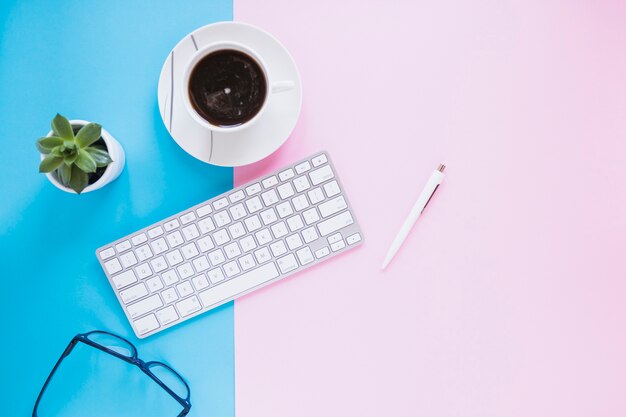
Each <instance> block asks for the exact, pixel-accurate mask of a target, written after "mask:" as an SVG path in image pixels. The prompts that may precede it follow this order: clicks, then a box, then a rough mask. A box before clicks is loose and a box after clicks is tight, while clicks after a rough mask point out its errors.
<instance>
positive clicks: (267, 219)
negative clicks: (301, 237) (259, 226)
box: [260, 203, 285, 226]
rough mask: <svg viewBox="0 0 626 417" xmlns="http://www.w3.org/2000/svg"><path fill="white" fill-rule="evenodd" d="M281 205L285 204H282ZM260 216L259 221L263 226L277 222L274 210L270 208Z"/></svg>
mask: <svg viewBox="0 0 626 417" xmlns="http://www.w3.org/2000/svg"><path fill="white" fill-rule="evenodd" d="M282 204H285V203H282ZM276 208H278V206H276ZM279 210H280V209H279ZM260 214H261V220H263V224H264V225H265V226H267V225H269V224H272V223H274V222H275V221H276V220H278V217H276V210H274V209H273V208H271V207H270V208H269V209H267V210H264V211H262V212H261V213H260Z"/></svg>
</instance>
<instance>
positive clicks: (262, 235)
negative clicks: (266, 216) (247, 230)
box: [254, 229, 272, 246]
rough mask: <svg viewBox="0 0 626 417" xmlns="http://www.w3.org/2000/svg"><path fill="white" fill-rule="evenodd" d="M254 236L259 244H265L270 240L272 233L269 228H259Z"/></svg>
mask: <svg viewBox="0 0 626 417" xmlns="http://www.w3.org/2000/svg"><path fill="white" fill-rule="evenodd" d="M254 236H256V240H257V241H258V242H259V245H260V246H263V245H265V244H266V243H269V242H271V241H272V235H271V233H270V231H269V229H261V230H259V231H258V232H256V233H255V234H254Z"/></svg>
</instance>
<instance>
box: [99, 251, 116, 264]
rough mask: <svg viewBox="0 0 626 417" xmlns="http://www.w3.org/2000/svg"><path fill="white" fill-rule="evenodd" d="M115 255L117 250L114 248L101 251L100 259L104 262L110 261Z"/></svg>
mask: <svg viewBox="0 0 626 417" xmlns="http://www.w3.org/2000/svg"><path fill="white" fill-rule="evenodd" d="M113 255H115V249H113V248H106V249H105V250H101V251H100V259H102V260H103V261H104V260H106V259H109V258H110V257H111V256H113Z"/></svg>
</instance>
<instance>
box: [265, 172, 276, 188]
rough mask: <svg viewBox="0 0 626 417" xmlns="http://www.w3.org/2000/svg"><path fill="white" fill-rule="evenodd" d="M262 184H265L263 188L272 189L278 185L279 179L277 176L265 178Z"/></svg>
mask: <svg viewBox="0 0 626 417" xmlns="http://www.w3.org/2000/svg"><path fill="white" fill-rule="evenodd" d="M261 183H262V184H263V187H265V188H271V187H273V186H275V185H276V184H278V178H276V175H272V176H271V177H267V178H265V179H264V180H263V181H261Z"/></svg>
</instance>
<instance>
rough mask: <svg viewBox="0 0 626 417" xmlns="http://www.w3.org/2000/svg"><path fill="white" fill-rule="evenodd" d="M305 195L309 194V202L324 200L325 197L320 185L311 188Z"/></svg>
mask: <svg viewBox="0 0 626 417" xmlns="http://www.w3.org/2000/svg"><path fill="white" fill-rule="evenodd" d="M307 195H308V196H309V199H310V200H311V204H317V203H319V202H320V201H324V199H325V198H326V197H325V196H324V193H323V192H322V189H321V188H320V187H317V188H313V189H312V190H311V191H309V192H308V193H307Z"/></svg>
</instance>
